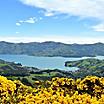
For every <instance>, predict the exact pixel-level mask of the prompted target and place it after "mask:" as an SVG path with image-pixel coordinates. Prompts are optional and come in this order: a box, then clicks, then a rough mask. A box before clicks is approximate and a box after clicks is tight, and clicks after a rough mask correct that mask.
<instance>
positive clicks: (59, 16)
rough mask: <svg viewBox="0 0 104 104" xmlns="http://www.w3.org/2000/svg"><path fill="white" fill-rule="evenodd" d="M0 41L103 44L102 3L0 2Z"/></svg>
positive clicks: (61, 0) (56, 0) (79, 0)
mask: <svg viewBox="0 0 104 104" xmlns="http://www.w3.org/2000/svg"><path fill="white" fill-rule="evenodd" d="M0 41H8V42H16V43H17V42H43V41H55V42H63V43H69V44H72V43H80V44H84V43H87V44H90V43H96V42H103V43H104V0H0Z"/></svg>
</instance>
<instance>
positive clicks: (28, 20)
mask: <svg viewBox="0 0 104 104" xmlns="http://www.w3.org/2000/svg"><path fill="white" fill-rule="evenodd" d="M37 21H38V19H37V18H36V17H30V18H29V19H26V20H20V21H19V23H30V24H33V23H36V22H37Z"/></svg>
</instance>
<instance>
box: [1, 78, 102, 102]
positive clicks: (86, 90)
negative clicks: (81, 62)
mask: <svg viewBox="0 0 104 104" xmlns="http://www.w3.org/2000/svg"><path fill="white" fill-rule="evenodd" d="M34 84H35V88H32V87H30V86H26V85H24V84H22V83H21V82H20V81H11V80H7V78H5V77H3V76H0V104H104V78H103V77H102V78H99V77H96V76H88V77H86V78H84V79H77V80H74V79H71V78H53V79H52V80H51V81H45V82H41V81H35V82H34Z"/></svg>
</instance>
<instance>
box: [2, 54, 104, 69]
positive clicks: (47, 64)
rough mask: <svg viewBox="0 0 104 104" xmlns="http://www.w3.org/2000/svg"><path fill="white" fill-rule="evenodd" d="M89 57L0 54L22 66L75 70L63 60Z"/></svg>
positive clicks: (99, 57)
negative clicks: (66, 65)
mask: <svg viewBox="0 0 104 104" xmlns="http://www.w3.org/2000/svg"><path fill="white" fill-rule="evenodd" d="M85 58H89V57H82V58H75V57H74V58H72V57H70V58H64V57H36V56H27V55H0V59H3V60H6V61H10V62H16V63H21V64H22V65H24V66H30V67H31V66H32V67H37V68H40V69H56V68H57V69H62V70H77V69H78V68H76V67H73V68H69V67H65V66H64V64H65V61H75V60H80V59H85ZM95 58H98V59H104V56H97V57H95Z"/></svg>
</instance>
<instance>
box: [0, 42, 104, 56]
mask: <svg viewBox="0 0 104 104" xmlns="http://www.w3.org/2000/svg"><path fill="white" fill-rule="evenodd" d="M0 54H26V55H32V56H49V57H53V56H62V57H83V56H97V55H104V43H95V44H64V43H60V42H52V41H47V42H42V43H40V42H30V43H9V42H5V41H1V42H0Z"/></svg>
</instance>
